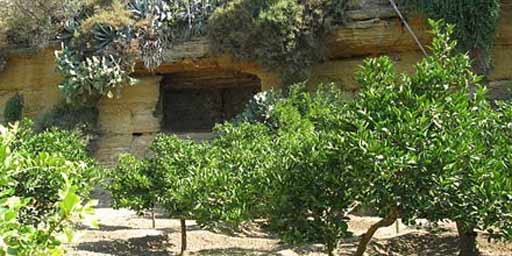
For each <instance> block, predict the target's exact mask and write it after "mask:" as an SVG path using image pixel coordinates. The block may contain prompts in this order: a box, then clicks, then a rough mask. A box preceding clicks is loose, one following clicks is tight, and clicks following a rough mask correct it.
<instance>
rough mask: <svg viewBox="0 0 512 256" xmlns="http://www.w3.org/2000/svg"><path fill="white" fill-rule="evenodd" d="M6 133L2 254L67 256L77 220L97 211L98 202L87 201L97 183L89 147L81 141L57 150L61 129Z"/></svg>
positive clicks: (0, 193)
mask: <svg viewBox="0 0 512 256" xmlns="http://www.w3.org/2000/svg"><path fill="white" fill-rule="evenodd" d="M0 130H1V131H2V134H1V135H0V152H1V155H2V157H1V158H0V162H1V164H0V177H1V178H0V255H18V256H29V255H36V256H43V255H55V256H60V255H64V252H65V251H64V249H63V248H62V246H61V245H62V243H63V242H65V241H66V238H67V240H70V239H72V237H73V230H74V227H75V222H76V221H77V220H81V219H82V218H83V217H85V216H86V215H88V214H91V213H93V208H92V207H93V204H85V205H82V203H81V202H82V201H83V200H84V199H86V197H87V195H88V193H89V190H90V188H91V187H92V185H93V184H94V183H93V182H94V179H95V176H94V174H93V173H94V172H93V171H91V168H92V167H91V166H89V164H90V162H87V161H86V159H84V158H83V157H84V156H83V155H80V152H81V151H80V150H84V149H83V148H82V149H80V145H79V144H76V143H75V144H74V145H73V144H71V145H67V144H66V146H74V148H71V149H68V148H64V147H63V148H62V150H66V152H61V153H59V152H53V150H59V147H58V145H59V143H60V142H61V141H60V140H61V139H63V137H60V136H59V133H58V132H55V131H54V134H52V132H47V133H44V134H39V135H37V136H36V135H34V134H33V133H32V132H31V131H27V128H26V127H23V126H22V127H17V126H15V127H14V128H13V129H12V130H8V129H4V128H0ZM34 137H38V138H35V139H34ZM65 141H66V143H70V142H73V137H72V136H71V134H66V139H65ZM75 142H76V141H75ZM9 148H11V149H9ZM77 152H78V154H77ZM64 156H65V157H64ZM85 173H87V175H91V176H87V175H85Z"/></svg>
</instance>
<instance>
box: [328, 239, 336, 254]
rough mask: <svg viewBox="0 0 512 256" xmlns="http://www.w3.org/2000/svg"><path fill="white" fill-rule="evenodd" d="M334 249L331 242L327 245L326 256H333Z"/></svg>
mask: <svg viewBox="0 0 512 256" xmlns="http://www.w3.org/2000/svg"><path fill="white" fill-rule="evenodd" d="M334 247H335V246H334V245H333V244H332V243H331V242H329V243H327V255H329V256H334Z"/></svg>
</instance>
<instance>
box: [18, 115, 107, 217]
mask: <svg viewBox="0 0 512 256" xmlns="http://www.w3.org/2000/svg"><path fill="white" fill-rule="evenodd" d="M11 148H12V150H13V151H15V152H16V153H17V154H19V155H21V156H23V157H24V158H27V159H31V160H32V161H34V163H35V164H36V166H33V167H32V168H27V169H23V170H20V171H19V172H17V173H16V174H14V175H13V178H15V179H16V180H17V181H18V183H17V185H16V187H15V190H16V193H17V195H20V196H21V195H22V196H24V197H30V198H32V199H33V200H34V203H33V204H30V205H28V206H29V207H26V208H25V209H24V210H23V214H22V215H23V216H24V217H23V218H24V219H20V221H21V222H22V223H29V224H34V225H35V224H36V223H39V222H41V221H44V220H45V219H46V218H47V217H48V216H49V215H52V214H54V212H53V211H54V210H55V208H54V204H55V202H57V201H58V200H59V193H58V192H59V189H61V188H62V187H63V186H64V183H65V182H67V181H66V179H68V182H70V184H71V185H72V186H73V187H75V189H76V190H75V193H76V194H77V195H79V196H81V197H82V198H88V196H89V193H90V192H91V191H92V189H93V187H94V185H95V184H96V181H97V180H98V179H99V172H98V168H97V167H96V166H95V164H94V161H93V160H92V158H91V157H90V156H89V153H88V152H87V149H86V143H85V142H84V140H83V139H82V138H81V137H80V136H79V135H78V134H76V133H73V132H68V131H62V130H57V129H52V130H48V131H44V132H41V133H35V132H34V131H33V130H32V129H31V128H30V126H29V125H27V124H22V125H21V126H20V127H18V130H17V132H16V137H15V139H14V140H13V141H12V143H11ZM49 159H59V160H54V161H56V162H55V163H54V164H58V165H59V166H61V167H59V168H49V166H47V165H45V163H46V162H47V161H49ZM66 162H69V165H70V166H75V167H74V168H69V167H70V166H68V164H67V163H66ZM76 166H80V167H79V168H78V167H76Z"/></svg>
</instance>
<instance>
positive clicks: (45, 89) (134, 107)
mask: <svg viewBox="0 0 512 256" xmlns="http://www.w3.org/2000/svg"><path fill="white" fill-rule="evenodd" d="M511 2H512V1H504V2H503V13H502V19H501V21H500V25H499V29H498V34H497V39H496V46H495V47H494V50H493V51H494V54H493V61H494V63H493V66H494V69H493V71H492V73H491V74H490V77H489V78H490V80H491V84H490V88H491V89H492V95H493V97H496V98H507V97H510V96H511V95H512V93H510V91H509V88H512V68H511V67H512V19H510V18H509V17H511V16H512V3H511ZM409 22H410V24H411V26H412V27H413V29H414V31H415V32H416V33H417V36H418V37H419V39H420V41H421V42H422V43H423V44H425V45H428V43H429V41H430V37H429V36H428V33H427V27H426V25H425V22H424V19H422V18H421V17H418V18H415V19H411V20H410V21H409ZM327 45H328V49H329V55H328V56H329V58H328V60H327V61H326V62H324V63H321V64H318V65H316V66H314V67H313V72H312V76H311V79H310V81H309V83H310V85H315V84H318V83H321V82H336V83H338V84H340V86H342V88H343V89H344V90H345V91H346V92H347V96H348V97H353V96H354V95H355V94H356V93H357V90H358V87H357V84H356V82H355V80H354V74H355V72H356V71H357V69H358V67H359V65H360V64H361V62H362V60H363V59H364V58H366V57H374V56H379V55H383V54H385V55H390V56H391V57H392V59H393V60H394V61H395V63H396V69H397V70H398V71H400V72H412V71H413V65H414V63H416V62H417V61H418V60H420V59H421V57H422V55H421V53H420V52H419V51H418V46H417V45H416V44H415V42H414V40H412V37H411V35H410V34H409V33H408V32H407V31H406V30H405V29H404V27H403V26H402V24H401V22H400V20H399V19H398V18H397V15H396V14H395V13H394V11H393V9H391V8H390V7H389V4H388V1H387V0H352V1H351V7H350V9H349V11H348V13H347V23H346V24H345V25H343V26H339V27H337V28H335V29H334V30H333V32H332V34H331V35H330V36H329V37H328V40H327ZM53 51H54V49H44V50H41V51H39V52H36V51H21V50H17V51H15V52H13V53H12V54H10V55H9V57H8V62H7V67H6V69H5V70H4V71H0V121H1V120H3V109H4V107H5V102H6V101H7V100H8V99H9V98H10V97H12V96H13V95H15V94H16V93H17V92H19V93H21V94H22V95H23V96H24V100H25V109H24V115H25V116H27V117H31V118H35V117H37V116H40V115H41V114H42V113H44V112H46V111H48V110H49V109H50V108H51V107H52V106H53V105H54V104H56V103H57V102H59V101H60V100H61V96H60V94H59V91H58V88H57V85H58V83H59V81H60V80H61V78H60V77H59V75H58V73H57V72H56V65H55V61H54V53H53ZM186 72H197V73H202V72H207V73H208V72H210V73H216V72H218V73H222V72H232V73H247V74H252V75H255V76H257V77H258V78H259V80H260V82H261V89H262V90H268V89H270V88H274V87H279V86H280V84H281V81H280V79H279V76H278V75H277V74H275V73H272V72H270V71H268V70H265V69H264V68H263V67H261V66H260V65H258V64H257V63H254V62H240V61H238V60H236V59H234V58H232V57H230V56H227V55H223V56H215V55H213V54H212V53H211V52H210V51H209V49H208V44H207V41H206V40H205V39H204V38H197V39H194V40H192V41H190V42H187V43H184V44H181V45H178V46H176V47H175V48H174V49H171V50H169V51H168V52H167V53H166V60H165V63H164V64H163V65H161V66H160V67H159V68H158V69H156V70H153V71H148V70H146V69H144V68H143V67H142V65H138V66H137V67H136V71H135V75H136V76H138V77H139V78H140V79H139V80H140V81H139V83H138V84H137V85H135V86H133V87H127V88H126V89H124V90H123V95H122V97H121V98H119V99H102V100H101V101H100V102H99V105H98V109H99V112H100V116H99V127H100V129H101V132H102V136H101V138H100V139H99V141H98V146H97V151H96V157H97V158H98V160H100V161H102V162H104V163H107V164H112V163H114V162H115V159H116V158H117V155H118V153H120V152H132V153H135V154H137V155H139V156H141V155H144V153H145V152H146V150H147V146H148V145H149V144H150V142H151V141H152V139H153V138H154V136H155V134H156V133H158V132H159V131H160V130H161V127H160V125H161V116H162V115H161V114H160V115H159V114H155V112H157V111H158V110H159V108H160V105H159V104H160V103H159V99H160V98H161V97H160V80H161V77H162V76H167V75H172V74H177V73H186Z"/></svg>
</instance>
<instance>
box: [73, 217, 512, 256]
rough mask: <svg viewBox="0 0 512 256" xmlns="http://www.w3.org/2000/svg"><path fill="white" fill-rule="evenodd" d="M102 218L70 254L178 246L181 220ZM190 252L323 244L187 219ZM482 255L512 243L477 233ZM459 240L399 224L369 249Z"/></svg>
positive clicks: (429, 249) (311, 255)
mask: <svg viewBox="0 0 512 256" xmlns="http://www.w3.org/2000/svg"><path fill="white" fill-rule="evenodd" d="M96 213H97V217H98V219H99V220H100V222H101V223H102V225H101V228H100V229H98V230H93V229H87V228H84V229H82V230H80V232H79V235H78V236H77V239H76V242H75V243H73V244H70V245H69V252H68V254H67V255H68V256H112V255H116V256H121V255H123V256H168V255H171V256H172V255H177V252H178V251H179V247H180V242H179V241H180V233H179V230H180V229H179V227H180V226H179V221H178V220H171V219H165V218H158V219H157V221H156V225H157V228H156V229H152V228H151V226H152V224H151V223H152V222H151V220H150V219H149V218H143V217H139V216H137V215H136V214H135V213H134V212H131V211H128V210H113V209H111V208H100V209H97V212H96ZM351 219H352V220H351V222H350V228H351V230H352V231H353V232H354V234H355V235H360V234H362V233H363V232H364V231H365V229H366V228H368V227H369V226H370V225H371V224H372V223H374V222H375V221H377V220H378V219H377V218H370V217H356V216H351ZM187 226H188V230H189V232H188V247H189V253H188V254H189V255H202V256H207V255H211V256H224V255H235V256H242V255H283V256H293V255H308V256H316V255H324V254H322V253H321V251H322V246H321V245H310V246H305V247H290V246H287V245H285V244H282V243H280V241H279V240H277V239H274V238H272V237H271V236H270V235H268V234H265V233H263V232H259V231H258V230H255V231H254V232H252V233H251V234H250V235H245V236H228V235H222V234H214V233H211V232H208V231H204V230H201V229H200V228H199V227H198V226H197V225H195V223H194V222H193V221H188V222H187ZM356 243H357V238H352V239H347V240H345V241H344V242H343V243H342V244H341V245H340V246H339V249H338V252H337V255H341V256H349V255H351V252H353V251H354V250H355V246H356ZM479 243H480V247H481V249H482V251H483V252H484V255H489V256H512V244H503V243H498V244H495V243H492V244H489V243H487V242H486V239H485V237H481V238H480V239H479ZM456 246H457V242H456V237H455V234H454V232H453V226H451V225H446V226H443V229H439V230H438V232H436V233H435V234H430V233H428V232H426V231H425V230H423V229H416V228H407V227H406V226H405V225H403V224H400V226H399V233H397V230H396V226H395V225H393V226H391V227H388V228H385V229H382V230H379V232H378V233H377V234H376V239H375V242H373V243H372V244H371V246H370V247H371V248H370V250H369V254H368V255H383V256H384V255H386V256H406V255H407V256H409V255H411V256H412V255H418V256H452V255H453V256H455V255H457V249H456Z"/></svg>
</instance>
